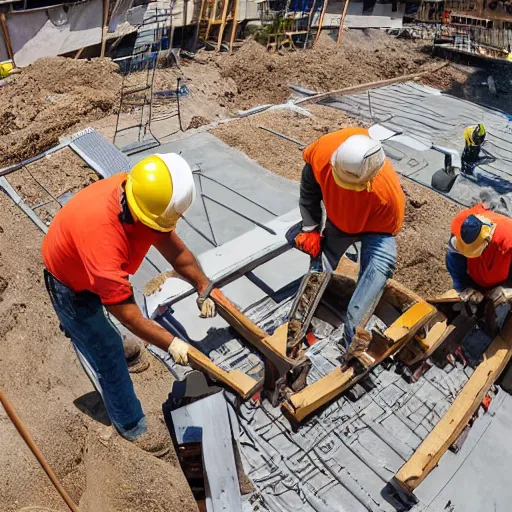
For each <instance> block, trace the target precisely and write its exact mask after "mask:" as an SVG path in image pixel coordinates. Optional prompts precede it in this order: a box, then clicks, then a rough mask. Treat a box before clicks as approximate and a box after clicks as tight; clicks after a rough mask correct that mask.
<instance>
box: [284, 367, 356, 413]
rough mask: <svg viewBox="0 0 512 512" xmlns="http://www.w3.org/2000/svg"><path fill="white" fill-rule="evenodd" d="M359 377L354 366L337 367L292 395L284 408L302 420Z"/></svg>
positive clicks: (339, 393)
mask: <svg viewBox="0 0 512 512" xmlns="http://www.w3.org/2000/svg"><path fill="white" fill-rule="evenodd" d="M359 378H361V376H356V374H355V370H354V368H353V367H349V368H347V369H343V368H335V369H334V370H333V371H332V372H331V373H329V374H328V375H326V376H325V377H322V378H321V379H319V380H317V381H316V382H313V384H311V385H309V386H306V387H305V388H304V389H303V390H302V391H299V392H298V393H293V394H292V395H290V397H289V400H287V401H285V402H283V408H284V409H286V410H287V412H289V413H290V414H291V415H292V416H293V417H294V418H295V419H296V420H297V421H302V420H303V419H304V418H305V417H306V416H308V415H309V414H311V413H312V412H314V411H316V410H317V409H318V408H320V407H322V406H323V405H325V404H327V403H328V402H330V401H331V400H333V399H334V398H336V397H337V396H339V395H341V393H343V391H345V390H347V389H348V388H349V387H350V386H352V385H353V384H355V383H356V382H357V381H358V380H359Z"/></svg>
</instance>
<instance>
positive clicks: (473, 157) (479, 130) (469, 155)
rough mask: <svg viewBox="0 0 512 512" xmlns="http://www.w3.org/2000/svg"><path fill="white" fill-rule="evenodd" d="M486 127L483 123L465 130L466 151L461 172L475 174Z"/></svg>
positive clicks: (464, 151)
mask: <svg viewBox="0 0 512 512" xmlns="http://www.w3.org/2000/svg"><path fill="white" fill-rule="evenodd" d="M485 135H486V132H485V127H484V125H483V124H482V123H480V124H477V125H476V126H468V127H467V128H466V129H465V130H464V150H463V151H462V156H461V169H460V170H461V172H463V173H464V174H473V170H474V168H475V165H476V164H477V163H478V160H479V158H480V149H481V148H482V144H483V143H484V140H485Z"/></svg>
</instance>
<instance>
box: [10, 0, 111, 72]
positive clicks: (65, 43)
mask: <svg viewBox="0 0 512 512" xmlns="http://www.w3.org/2000/svg"><path fill="white" fill-rule="evenodd" d="M102 23H103V2H102V0H89V1H88V2H85V3H81V4H78V5H66V6H58V7H53V8H48V9H34V10H30V11H19V12H16V13H10V14H8V15H7V28H8V30H9V35H10V38H11V44H12V48H13V52H14V60H15V62H16V65H17V66H18V67H25V66H28V65H29V64H32V63H33V62H35V61H36V60H37V59H40V58H41V57H56V56H57V55H62V54H64V53H68V52H71V51H74V50H79V49H80V48H84V47H86V46H91V45H94V44H98V43H100V42H101V34H102ZM48 71H49V72H51V70H48Z"/></svg>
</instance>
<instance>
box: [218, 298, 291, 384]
mask: <svg viewBox="0 0 512 512" xmlns="http://www.w3.org/2000/svg"><path fill="white" fill-rule="evenodd" d="M210 297H211V298H212V299H213V301H214V302H215V304H216V306H217V311H218V313H219V314H220V316H221V317H222V318H223V319H224V320H226V322H227V323H228V324H229V325H230V326H231V327H233V329H235V330H236V331H237V332H238V333H239V334H240V335H241V336H242V337H243V338H244V339H246V340H247V341H248V342H249V343H250V344H251V345H252V346H253V347H255V348H256V349H257V350H258V351H259V352H261V354H262V355H263V356H264V357H265V359H266V360H268V361H270V362H271V363H272V364H273V365H274V366H275V368H276V369H277V371H278V372H279V375H284V374H285V373H286V372H288V371H289V370H290V369H291V368H292V367H293V366H294V362H293V360H292V359H289V358H288V357H286V356H283V355H282V354H281V353H279V352H278V351H277V350H276V349H275V347H274V346H273V345H272V344H271V343H269V342H268V334H267V333H266V332H265V331H264V330H263V329H260V328H259V327H258V326H257V325H256V324H254V323H253V322H251V321H250V320H249V319H248V318H247V317H246V316H245V315H244V314H243V313H242V312H241V311H240V310H239V309H238V308H237V307H236V306H235V305H234V304H233V303H232V302H231V301H230V300H229V299H227V298H226V297H225V295H224V294H223V293H222V292H221V291H220V290H219V289H218V288H215V289H214V290H212V292H211V293H210Z"/></svg>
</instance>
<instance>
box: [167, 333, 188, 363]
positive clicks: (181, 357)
mask: <svg viewBox="0 0 512 512" xmlns="http://www.w3.org/2000/svg"><path fill="white" fill-rule="evenodd" d="M168 351H169V354H170V355H171V357H172V358H173V359H174V361H176V363H177V364H181V365H182V366H186V365H187V364H188V344H187V343H186V342H184V341H183V340H181V339H180V338H176V337H175V338H174V339H173V340H172V342H171V344H170V345H169V349H168Z"/></svg>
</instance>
